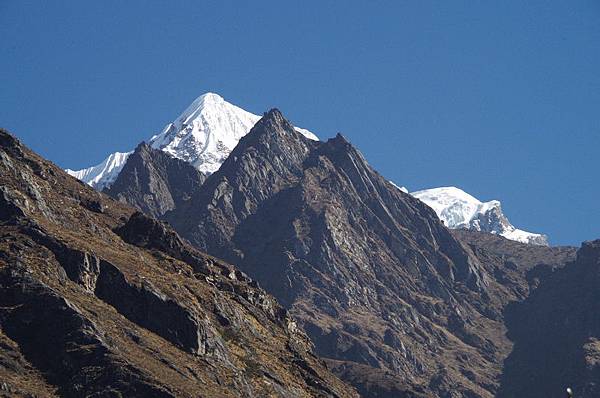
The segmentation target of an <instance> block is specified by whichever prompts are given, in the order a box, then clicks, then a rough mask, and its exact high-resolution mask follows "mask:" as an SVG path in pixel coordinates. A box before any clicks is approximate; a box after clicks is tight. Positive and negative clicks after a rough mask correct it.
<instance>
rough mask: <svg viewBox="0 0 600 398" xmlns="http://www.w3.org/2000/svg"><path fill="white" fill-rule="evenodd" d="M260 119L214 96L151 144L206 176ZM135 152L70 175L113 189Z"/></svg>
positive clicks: (305, 132)
mask: <svg viewBox="0 0 600 398" xmlns="http://www.w3.org/2000/svg"><path fill="white" fill-rule="evenodd" d="M259 119H260V116H257V115H254V114H252V113H250V112H247V111H245V110H243V109H242V108H239V107H237V106H235V105H232V104H230V103H229V102H227V101H225V100H224V99H223V98H222V97H221V96H219V95H217V94H214V93H206V94H203V95H201V96H200V97H198V98H197V99H196V100H194V102H192V103H191V105H190V106H188V107H187V109H186V110H185V111H184V112H183V113H182V114H181V115H179V117H178V118H177V119H175V120H174V121H173V122H171V123H169V124H167V126H165V128H164V129H163V131H162V132H161V133H160V134H157V135H155V136H153V137H152V138H150V139H149V140H148V144H149V145H150V146H151V147H152V148H154V149H160V150H162V151H164V152H166V153H168V154H169V155H171V156H172V157H174V158H177V159H181V160H184V161H186V162H188V163H191V164H192V165H193V166H194V167H196V168H197V169H198V170H199V171H200V172H202V173H204V174H210V173H214V172H215V171H216V170H217V169H218V168H219V167H220V166H221V164H222V163H223V161H225V159H226V158H227V156H229V153H230V152H231V151H232V150H233V148H234V147H235V146H236V145H237V143H238V141H239V140H240V138H242V137H243V136H244V135H246V134H247V133H248V131H250V129H251V128H252V126H254V124H255V123H256V122H257V121H258V120H259ZM296 129H297V131H299V132H300V133H301V134H303V135H304V136H306V137H308V138H310V139H312V140H316V141H317V140H318V138H317V136H315V135H314V134H313V133H311V132H310V131H308V130H305V129H301V128H296ZM131 153H132V152H127V153H120V152H115V153H113V154H111V155H110V156H109V157H108V158H106V159H105V160H104V161H103V162H102V163H100V164H99V165H97V166H93V167H88V168H86V169H83V170H78V171H73V170H70V169H67V170H66V171H67V173H69V174H71V175H72V176H74V177H76V178H78V179H80V180H82V181H83V182H85V183H87V184H89V185H91V186H92V187H94V188H96V189H98V190H100V191H101V190H102V189H104V188H107V187H108V186H110V185H111V184H112V183H113V182H114V181H115V179H116V178H117V176H118V175H119V173H120V172H121V170H122V169H123V166H124V165H125V162H126V161H127V158H128V157H129V155H131Z"/></svg>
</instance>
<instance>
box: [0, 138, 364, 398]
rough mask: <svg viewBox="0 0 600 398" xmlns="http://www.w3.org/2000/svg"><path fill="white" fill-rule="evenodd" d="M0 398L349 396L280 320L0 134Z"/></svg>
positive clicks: (150, 227)
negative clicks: (59, 397) (34, 397)
mask: <svg viewBox="0 0 600 398" xmlns="http://www.w3.org/2000/svg"><path fill="white" fill-rule="evenodd" d="M0 187H1V189H0V191H1V192H0V365H1V366H0V395H1V396H11V397H12V396H24V397H25V396H40V397H52V396H64V397H81V396H94V397H121V396H127V397H198V396H202V397H257V396H276V397H315V396H317V397H352V396H356V393H355V392H354V391H353V390H352V389H351V388H350V387H348V386H346V385H344V384H343V383H342V382H341V381H340V380H339V379H337V378H336V377H335V376H334V375H333V374H332V373H330V371H328V370H327V369H326V367H325V365H324V364H323V363H322V361H320V360H319V359H318V358H317V357H315V356H314V354H312V352H311V349H312V347H311V344H310V341H309V340H308V338H307V337H306V335H305V334H303V333H302V332H301V331H299V330H298V329H297V328H296V326H295V323H294V321H293V320H292V318H291V317H290V316H289V315H288V312H287V311H286V310H285V309H284V308H282V307H281V306H280V305H279V304H278V303H277V302H276V301H275V299H274V298H273V297H271V296H270V295H268V294H267V293H265V292H264V291H263V290H261V289H259V288H258V287H257V284H256V283H255V282H253V281H252V280H251V279H250V278H248V277H247V276H246V275H245V274H243V273H242V272H240V271H239V270H237V269H236V268H234V267H233V266H231V265H229V264H226V263H224V262H223V261H221V260H218V259H216V258H213V257H211V256H208V255H206V254H204V253H202V252H199V251H197V250H196V249H193V248H192V247H191V246H189V244H187V243H185V242H184V241H183V240H182V239H181V238H179V236H178V235H177V234H176V233H175V232H174V231H173V230H172V229H170V228H169V227H168V226H166V225H165V224H163V223H161V222H158V221H156V220H154V219H151V218H149V217H147V216H145V215H142V214H141V213H136V212H135V211H134V210H133V209H132V208H130V207H128V206H125V205H123V204H122V203H119V202H116V201H114V200H112V199H110V198H109V197H107V196H105V195H103V194H100V193H98V192H95V191H94V190H92V189H91V188H89V187H87V186H85V185H83V184H81V183H80V182H78V181H77V180H75V179H74V178H72V177H70V176H68V175H66V174H65V173H64V172H63V171H62V170H60V169H58V168H57V167H56V166H54V165H52V164H51V163H49V162H47V161H45V160H43V159H41V158H40V157H38V156H37V155H35V154H34V153H32V152H31V151H29V150H28V149H27V148H25V147H24V146H23V145H21V144H20V143H19V142H18V140H16V139H15V138H14V137H12V136H11V135H9V134H8V133H6V132H4V131H0Z"/></svg>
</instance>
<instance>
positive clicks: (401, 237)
mask: <svg viewBox="0 0 600 398" xmlns="http://www.w3.org/2000/svg"><path fill="white" fill-rule="evenodd" d="M164 218H165V219H166V220H168V221H169V222H170V223H171V224H172V225H173V226H174V228H175V229H176V230H177V231H178V232H179V233H180V234H182V236H183V237H185V238H186V239H188V240H189V241H190V242H191V243H192V244H193V245H195V246H196V247H197V248H199V249H201V250H203V251H206V252H208V253H209V254H212V255H214V256H217V257H221V258H224V259H225V260H227V261H230V262H232V263H235V264H237V265H238V266H239V267H240V268H241V269H242V270H243V271H244V272H246V273H248V274H249V275H250V276H251V277H253V278H254V279H256V280H257V281H258V282H259V283H260V284H261V286H263V287H264V288H265V289H266V290H267V291H269V292H270V293H272V294H274V295H275V296H276V297H277V299H278V300H279V301H280V302H281V303H282V304H283V305H284V306H285V307H286V308H288V309H289V311H290V313H291V314H292V315H293V316H294V318H295V319H296V320H297V321H298V324H299V326H300V327H301V328H303V329H304V330H305V331H306V332H307V334H308V335H309V337H310V338H311V340H312V341H313V343H314V344H315V348H316V351H317V353H318V354H319V355H320V356H322V357H324V358H325V359H326V361H327V363H328V365H329V367H330V368H331V369H333V370H334V372H336V374H338V376H340V377H341V378H343V379H344V380H346V381H347V382H349V383H352V384H353V385H354V386H356V387H357V389H358V390H359V392H360V393H361V394H363V396H365V397H409V396H410V397H416V396H441V397H454V396H456V397H458V396H465V397H492V396H494V395H495V393H496V392H497V391H498V388H499V383H500V377H501V374H502V364H503V360H504V359H505V358H506V357H507V356H508V355H509V353H510V351H511V349H512V343H511V341H510V340H509V339H508V338H507V337H506V336H505V334H504V332H505V331H506V326H505V324H504V310H505V308H506V307H507V305H508V304H509V303H510V302H513V301H519V300H523V299H525V298H526V297H527V296H528V295H529V293H530V291H531V290H533V289H534V288H535V286H536V285H537V284H538V283H539V279H540V278H541V276H539V277H531V273H533V275H535V272H536V271H535V270H536V269H538V268H540V267H541V268H540V269H550V270H552V269H556V268H560V267H562V266H563V265H564V264H565V263H566V262H567V261H568V260H570V259H571V257H572V255H573V253H574V250H573V249H571V248H549V247H542V246H533V245H526V244H522V243H518V242H513V241H509V240H506V239H503V238H501V237H496V236H494V235H491V234H480V235H482V236H480V235H476V233H475V232H469V231H450V230H449V229H447V228H446V227H445V226H444V225H443V224H442V222H441V221H440V220H439V218H438V217H437V215H436V213H435V212H434V210H433V209H432V208H431V207H429V206H427V205H425V204H424V203H423V202H422V201H420V200H418V199H416V198H414V197H413V196H411V195H409V194H406V193H404V192H402V191H401V190H399V189H398V188H396V187H395V186H394V185H392V184H391V183H390V182H388V181H387V180H386V179H384V178H383V177H381V176H380V175H379V174H378V173H377V172H376V171H375V170H373V169H372V168H371V166H370V165H369V164H368V163H367V161H366V160H365V159H364V157H363V156H362V154H361V153H360V152H359V151H358V150H356V148H354V147H353V146H352V145H351V144H350V143H349V142H348V141H347V140H346V139H345V138H344V137H343V136H341V135H337V136H336V137H335V138H332V139H330V140H328V141H327V142H320V141H313V140H309V139H307V138H306V137H304V136H303V135H301V134H299V133H298V132H297V131H296V130H295V128H294V127H293V126H292V125H291V124H290V123H289V122H288V121H287V120H286V119H285V118H284V117H283V115H282V114H281V112H279V111H278V110H271V111H269V112H268V113H266V114H265V116H264V117H263V118H262V119H261V120H259V121H258V122H257V124H256V125H255V126H254V127H253V128H252V130H251V131H250V133H249V134H247V135H246V136H244V137H243V138H241V139H240V141H239V144H238V145H237V146H236V147H235V149H234V150H233V151H232V152H231V154H230V156H229V157H228V158H227V159H226V160H225V162H224V163H223V164H222V166H221V167H220V168H219V169H218V170H217V171H216V172H214V173H213V174H211V175H210V176H209V177H208V178H207V179H206V181H205V182H204V183H203V184H202V186H201V187H200V189H198V190H197V191H196V192H194V193H193V194H192V196H191V197H190V198H189V200H186V201H185V202H184V203H183V205H181V206H177V207H175V208H174V209H173V210H172V211H170V212H167V213H166V214H165V215H164ZM460 232H464V233H463V234H461V233H460ZM474 234H475V235H474ZM544 267H545V268H544ZM543 275H545V274H542V276H543Z"/></svg>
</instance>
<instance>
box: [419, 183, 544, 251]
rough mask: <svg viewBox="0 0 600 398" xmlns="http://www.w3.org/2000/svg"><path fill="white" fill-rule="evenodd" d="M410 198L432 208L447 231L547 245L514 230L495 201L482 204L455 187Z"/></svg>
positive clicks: (540, 238) (541, 239)
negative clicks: (473, 232)
mask: <svg viewBox="0 0 600 398" xmlns="http://www.w3.org/2000/svg"><path fill="white" fill-rule="evenodd" d="M411 195H412V196H414V197H415V198H417V199H419V200H421V201H422V202H424V203H425V204H426V205H428V206H429V207H431V208H432V209H433V210H434V211H435V212H436V213H437V215H438V217H439V218H440V220H442V221H443V222H444V224H446V226H447V227H448V228H451V229H470V230H475V231H482V232H489V233H492V234H497V235H501V236H503V237H505V238H507V239H510V240H515V241H518V242H523V243H529V244H534V245H544V246H547V245H548V238H547V237H546V235H542V234H536V233H532V232H527V231H523V230H520V229H518V228H515V227H514V226H513V225H512V224H511V223H510V221H508V218H506V216H505V215H504V213H503V212H502V207H501V205H500V202H499V201H497V200H491V201H489V202H481V201H480V200H479V199H477V198H475V197H473V196H471V195H469V194H468V193H466V192H465V191H463V190H461V189H459V188H456V187H441V188H432V189H425V190H422V191H417V192H412V193H411Z"/></svg>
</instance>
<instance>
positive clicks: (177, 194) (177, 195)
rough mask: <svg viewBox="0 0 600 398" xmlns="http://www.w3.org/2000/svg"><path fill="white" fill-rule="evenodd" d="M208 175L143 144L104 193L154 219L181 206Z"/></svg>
mask: <svg viewBox="0 0 600 398" xmlns="http://www.w3.org/2000/svg"><path fill="white" fill-rule="evenodd" d="M205 179H206V176H205V175H204V174H203V173H202V172H200V171H199V170H198V169H196V168H194V167H192V165H191V164H189V163H187V162H185V161H183V160H180V159H177V158H174V157H171V156H170V155H169V154H167V153H165V152H163V151H161V150H158V149H153V148H152V147H151V146H149V145H148V144H146V143H141V144H140V145H138V147H137V148H136V149H135V151H134V152H133V153H132V154H131V155H130V156H129V158H128V159H127V162H126V163H125V165H124V166H123V169H122V171H121V172H120V173H119V175H118V177H117V178H116V180H115V182H114V183H113V184H112V185H111V186H110V187H108V188H105V190H104V192H105V193H107V194H108V195H109V196H112V197H113V198H115V199H117V200H119V201H121V202H124V203H129V204H130V205H133V206H135V207H136V208H138V209H139V210H141V211H143V212H144V213H146V214H149V215H151V216H153V217H160V216H162V215H164V214H165V213H166V212H167V211H170V210H173V209H174V208H175V207H177V206H181V205H182V204H183V203H184V202H185V201H186V200H187V199H189V198H190V197H191V196H192V194H193V193H194V192H195V191H196V190H198V189H199V187H200V186H201V185H202V183H203V182H204V180H205Z"/></svg>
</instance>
